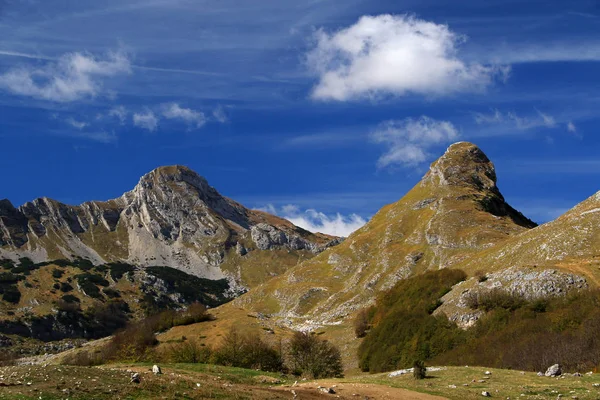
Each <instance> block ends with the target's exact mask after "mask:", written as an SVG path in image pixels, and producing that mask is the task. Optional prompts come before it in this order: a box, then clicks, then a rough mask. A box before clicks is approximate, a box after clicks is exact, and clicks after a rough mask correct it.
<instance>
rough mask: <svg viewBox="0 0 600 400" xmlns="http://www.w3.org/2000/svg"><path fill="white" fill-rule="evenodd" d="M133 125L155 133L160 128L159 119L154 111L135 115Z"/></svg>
mask: <svg viewBox="0 0 600 400" xmlns="http://www.w3.org/2000/svg"><path fill="white" fill-rule="evenodd" d="M133 124H134V125H135V126H137V127H139V128H142V129H147V130H149V131H150V132H154V131H155V130H156V129H157V128H158V118H157V117H156V115H155V114H154V113H153V112H152V111H150V110H147V111H145V112H143V113H135V114H133Z"/></svg>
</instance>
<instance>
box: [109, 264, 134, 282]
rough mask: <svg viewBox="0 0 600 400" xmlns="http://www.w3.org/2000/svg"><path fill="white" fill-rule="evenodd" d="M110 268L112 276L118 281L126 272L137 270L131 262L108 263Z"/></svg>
mask: <svg viewBox="0 0 600 400" xmlns="http://www.w3.org/2000/svg"><path fill="white" fill-rule="evenodd" d="M108 268H109V269H110V276H111V277H112V279H113V280H114V281H115V282H116V281H118V280H119V279H121V278H122V277H123V275H125V274H126V273H129V272H133V271H135V267H134V266H133V265H130V264H126V263H120V262H114V263H110V264H108Z"/></svg>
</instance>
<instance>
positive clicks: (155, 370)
mask: <svg viewBox="0 0 600 400" xmlns="http://www.w3.org/2000/svg"><path fill="white" fill-rule="evenodd" d="M152 373H153V374H154V375H160V374H162V371H161V370H160V367H159V366H158V365H154V366H152Z"/></svg>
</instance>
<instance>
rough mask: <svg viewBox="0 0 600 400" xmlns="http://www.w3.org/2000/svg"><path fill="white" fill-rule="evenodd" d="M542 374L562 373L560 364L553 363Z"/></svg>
mask: <svg viewBox="0 0 600 400" xmlns="http://www.w3.org/2000/svg"><path fill="white" fill-rule="evenodd" d="M544 375H546V376H560V375H562V368H561V366H560V364H554V365H553V366H551V367H549V368H548V369H547V370H546V373H545V374H544Z"/></svg>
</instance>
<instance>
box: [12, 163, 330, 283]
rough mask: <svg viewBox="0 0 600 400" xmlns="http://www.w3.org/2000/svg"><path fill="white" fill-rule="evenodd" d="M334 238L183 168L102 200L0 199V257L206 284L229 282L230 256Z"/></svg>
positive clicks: (315, 246) (314, 247)
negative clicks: (166, 274) (125, 268)
mask: <svg viewBox="0 0 600 400" xmlns="http://www.w3.org/2000/svg"><path fill="white" fill-rule="evenodd" d="M334 239H335V238H333V237H329V236H326V235H314V234H312V233H310V232H307V231H304V230H302V229H300V228H298V227H296V226H294V225H293V224H291V223H290V222H289V221H286V220H283V219H281V218H278V217H276V216H273V215H269V214H266V213H263V212H259V211H254V210H250V209H247V208H245V207H244V206H242V205H241V204H239V203H237V202H235V201H233V200H231V199H228V198H226V197H224V196H222V195H221V194H220V193H219V192H218V191H217V190H216V189H214V188H213V187H211V186H210V185H209V184H208V182H207V181H206V179H204V178H203V177H201V176H199V175H198V174H196V173H195V172H194V171H192V170H190V169H189V168H186V167H182V166H170V167H161V168H157V169H156V170H154V171H152V172H150V173H148V174H146V175H144V176H143V177H142V178H141V179H140V181H139V183H138V184H137V185H136V187H135V188H134V189H133V190H132V191H130V192H127V193H125V194H124V195H123V196H121V197H120V198H117V199H114V200H110V201H107V202H96V201H93V202H87V203H84V204H82V205H80V206H70V205H66V204H62V203H60V202H57V201H54V200H51V199H48V198H40V199H36V200H34V201H32V202H29V203H26V204H24V205H23V206H21V207H19V208H18V209H17V208H15V207H13V206H12V204H11V203H10V202H9V201H7V200H3V201H0V258H12V259H17V258H19V257H29V258H31V259H32V260H34V261H36V262H41V261H46V260H48V259H59V258H66V259H73V258H74V257H80V258H86V259H89V260H91V261H92V262H93V263H95V264H100V263H105V262H112V261H123V262H128V263H132V264H135V265H141V266H149V265H164V266H169V267H173V268H178V269H181V270H183V271H185V272H187V273H191V274H194V275H197V276H199V277H205V278H208V279H216V280H218V279H223V278H228V279H230V280H231V281H232V284H233V285H234V286H235V285H243V284H244V282H234V281H236V279H237V277H236V276H231V275H227V273H226V272H225V271H223V270H222V269H221V268H220V266H221V265H222V264H223V263H224V262H225V261H226V259H227V258H228V257H229V256H230V253H236V252H237V255H240V256H244V255H246V254H247V253H248V252H251V251H271V250H278V249H286V250H290V251H305V252H308V253H311V254H317V253H318V252H320V251H322V250H323V249H324V248H325V247H327V246H329V245H333V244H336V243H337V242H333V240H334Z"/></svg>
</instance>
